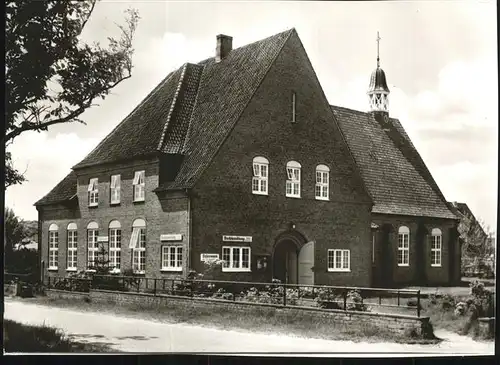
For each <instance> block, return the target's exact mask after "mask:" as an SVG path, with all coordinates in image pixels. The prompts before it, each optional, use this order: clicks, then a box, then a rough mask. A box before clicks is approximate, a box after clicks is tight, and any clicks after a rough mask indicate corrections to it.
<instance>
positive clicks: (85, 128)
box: [6, 0, 498, 231]
mask: <svg viewBox="0 0 500 365" xmlns="http://www.w3.org/2000/svg"><path fill="white" fill-rule="evenodd" d="M129 7H132V8H136V9H138V11H139V14H140V16H141V19H140V21H139V26H138V28H137V32H136V35H135V39H134V43H133V45H134V49H135V54H134V58H133V61H134V69H133V71H132V78H131V79H129V80H126V81H125V82H123V83H121V84H120V85H118V87H116V88H115V89H113V91H112V93H111V95H109V96H108V97H107V98H106V99H105V100H101V101H99V102H98V104H99V106H97V107H94V108H92V109H89V110H88V111H86V112H85V113H84V114H83V116H82V119H83V120H84V121H85V122H86V125H83V124H75V123H71V124H64V125H56V126H52V127H51V128H50V130H49V131H48V132H41V133H38V132H26V133H24V134H22V135H21V136H20V137H18V138H16V140H15V141H14V143H13V145H12V146H9V149H8V150H9V151H11V152H12V155H13V159H14V164H15V166H16V167H17V168H18V169H19V170H21V171H26V173H25V176H26V177H27V179H28V181H27V182H25V183H24V184H22V185H18V186H13V187H10V188H9V189H8V190H7V191H6V206H8V207H11V208H13V209H14V211H15V212H16V214H18V215H19V216H21V217H22V218H24V219H37V211H36V209H35V208H34V206H33V204H34V203H35V202H36V201H37V200H38V199H40V198H41V197H43V196H44V195H45V194H47V193H48V192H49V191H50V190H51V189H52V188H53V187H54V186H55V185H56V184H57V183H58V182H59V181H60V180H61V179H62V178H63V177H64V176H66V174H67V173H69V171H70V169H71V167H72V166H73V165H75V164H76V163H78V162H79V161H80V160H81V159H83V158H84V157H85V156H86V155H87V154H88V153H89V152H90V151H91V150H92V149H93V148H94V147H95V146H96V145H97V143H98V142H99V141H100V140H101V139H102V138H104V137H105V136H106V135H107V134H108V133H109V132H110V131H111V130H112V129H113V128H114V127H115V126H116V125H117V124H118V123H120V122H121V121H122V120H123V119H124V118H125V117H126V116H127V114H128V113H130V112H131V111H132V109H133V108H134V107H135V106H136V105H137V104H138V103H139V102H140V101H141V100H142V99H143V98H144V97H145V96H146V95H147V94H148V93H149V92H150V91H151V90H152V88H154V87H155V86H156V85H157V84H158V83H159V82H160V81H161V80H162V79H163V78H164V77H165V76H166V75H167V74H168V73H169V72H170V71H172V70H174V69H176V68H178V67H179V66H181V65H182V64H183V63H185V62H198V61H201V60H203V59H206V58H208V57H211V56H214V55H215V44H216V43H215V42H216V35H217V34H220V33H223V34H227V35H230V36H232V37H233V48H236V47H240V46H243V45H245V44H248V43H250V42H254V41H257V40H260V39H262V38H266V37H268V36H271V35H273V34H276V33H279V32H281V31H284V30H287V29H290V28H295V29H296V30H297V32H298V34H299V37H300V39H301V40H302V43H303V44H304V47H305V49H306V51H307V53H308V55H309V58H310V60H311V63H312V65H313V67H314V69H315V71H316V74H317V76H318V78H319V80H320V83H321V85H322V87H323V90H324V91H325V94H326V96H327V98H328V100H329V102H330V104H333V105H339V106H344V107H347V108H353V109H358V110H363V111H368V100H367V96H366V91H367V88H368V84H369V78H370V74H371V72H372V71H373V70H374V68H375V67H376V52H377V43H376V38H377V31H378V32H380V37H381V41H380V59H381V67H382V68H383V69H384V71H385V73H386V76H387V81H388V85H389V88H390V90H391V94H390V96H389V98H390V107H389V114H390V116H391V117H395V118H398V119H399V120H400V121H401V123H402V124H403V126H404V127H405V129H406V131H407V133H408V135H409V136H410V138H411V140H412V142H413V144H414V145H415V146H416V148H417V150H418V151H419V153H420V154H421V156H422V158H423V160H424V161H425V163H426V164H427V167H428V168H429V170H430V171H431V173H432V175H433V176H434V178H435V180H436V181H437V183H438V185H439V187H440V189H441V191H442V192H443V194H444V196H445V197H446V199H447V200H449V201H459V202H465V203H467V205H468V206H469V207H470V208H471V210H472V212H473V213H474V215H475V216H476V218H479V219H480V220H482V221H484V222H485V224H486V225H487V226H488V227H489V228H490V229H492V230H493V231H494V230H496V220H497V217H496V213H497V190H498V189H497V176H498V151H497V149H498V87H497V80H498V69H497V49H496V48H497V39H496V38H497V25H496V14H497V11H496V2H495V1H432V2H431V1H398V2H395V1H391V2H381V1H376V2H334V1H325V2H298V1H296V2H286V1H279V2H272V1H263V2H257V1H251V2H214V1H202V2H195V1H189V2H174V1H169V2H166V1H111V0H108V1H101V2H99V3H98V4H97V6H96V8H95V11H94V14H93V15H92V18H91V19H90V20H89V22H88V23H87V25H86V28H85V30H84V32H83V33H82V40H83V41H85V42H93V41H100V42H103V43H102V44H106V43H105V42H106V37H107V36H112V35H117V34H118V33H117V27H116V23H122V24H123V19H124V18H123V17H124V13H123V11H124V10H125V9H127V8H129Z"/></svg>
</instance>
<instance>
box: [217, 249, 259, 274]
mask: <svg viewBox="0 0 500 365" xmlns="http://www.w3.org/2000/svg"><path fill="white" fill-rule="evenodd" d="M235 250H239V254H238V260H237V263H238V264H237V266H236V265H235V263H236V262H235V260H234V257H233V256H234V251H235ZM227 251H229V260H226V257H227V255H226V252H227ZM244 252H246V253H247V255H248V267H243V256H244ZM251 254H252V249H251V248H250V247H248V246H222V256H221V257H222V261H223V264H222V272H251V271H252V255H251Z"/></svg>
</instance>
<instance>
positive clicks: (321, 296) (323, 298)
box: [314, 288, 344, 309]
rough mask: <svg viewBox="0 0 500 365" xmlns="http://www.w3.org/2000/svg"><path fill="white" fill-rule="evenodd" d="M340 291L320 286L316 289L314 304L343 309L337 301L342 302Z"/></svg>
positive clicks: (321, 306) (326, 307)
mask: <svg viewBox="0 0 500 365" xmlns="http://www.w3.org/2000/svg"><path fill="white" fill-rule="evenodd" d="M343 300H344V297H343V295H342V293H341V292H339V291H338V290H335V289H332V288H320V289H317V290H316V297H315V298H314V301H315V302H316V306H317V307H320V308H324V309H343V306H341V304H339V302H343Z"/></svg>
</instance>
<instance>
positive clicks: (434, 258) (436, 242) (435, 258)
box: [431, 228, 443, 267]
mask: <svg viewBox="0 0 500 365" xmlns="http://www.w3.org/2000/svg"><path fill="white" fill-rule="evenodd" d="M442 240H443V234H442V233H441V230H440V229H439V228H434V229H433V230H432V232H431V266H433V267H440V266H441V252H442Z"/></svg>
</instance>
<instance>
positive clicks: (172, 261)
mask: <svg viewBox="0 0 500 365" xmlns="http://www.w3.org/2000/svg"><path fill="white" fill-rule="evenodd" d="M161 269H162V270H164V271H182V246H163V247H162V251H161Z"/></svg>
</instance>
